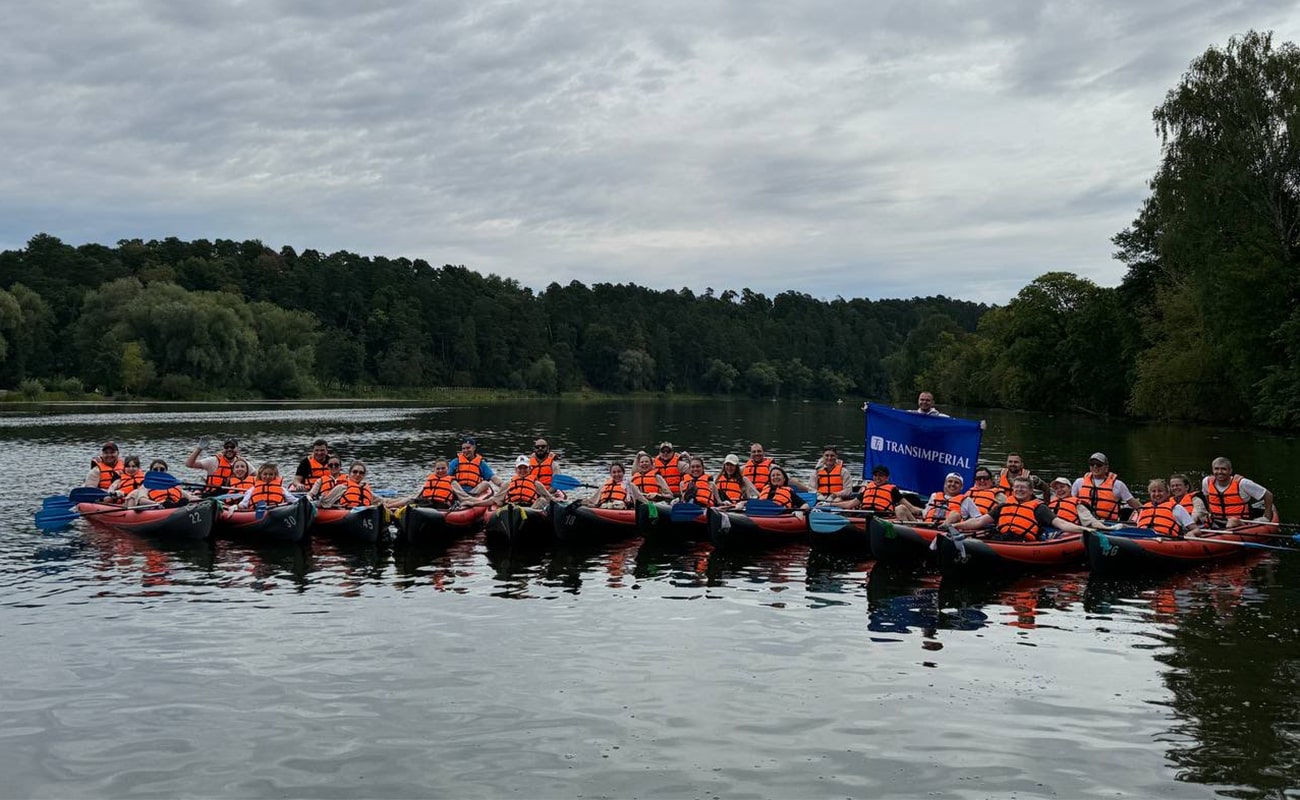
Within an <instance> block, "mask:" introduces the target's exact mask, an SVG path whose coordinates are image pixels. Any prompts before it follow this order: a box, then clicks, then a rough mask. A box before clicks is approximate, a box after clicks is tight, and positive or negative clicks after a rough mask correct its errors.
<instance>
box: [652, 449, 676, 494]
mask: <svg viewBox="0 0 1300 800" xmlns="http://www.w3.org/2000/svg"><path fill="white" fill-rule="evenodd" d="M655 469H656V470H657V471H658V472H659V474H660V475H662V476H664V483H667V484H668V491H670V492H672V493H673V494H677V493H678V492H679V491H681V489H682V465H681V456H679V455H677V454H676V453H673V455H672V458H670V459H668V460H667V461H665V460H664V457H663V456H655Z"/></svg>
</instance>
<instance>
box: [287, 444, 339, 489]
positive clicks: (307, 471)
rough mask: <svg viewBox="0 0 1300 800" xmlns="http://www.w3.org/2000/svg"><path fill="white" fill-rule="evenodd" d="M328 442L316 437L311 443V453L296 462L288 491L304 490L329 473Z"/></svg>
mask: <svg viewBox="0 0 1300 800" xmlns="http://www.w3.org/2000/svg"><path fill="white" fill-rule="evenodd" d="M329 461H330V443H329V442H327V441H325V440H324V439H317V440H316V441H314V442H312V443H311V453H310V454H309V455H308V456H307V457H306V458H304V459H303V460H302V461H299V462H298V469H297V470H295V471H294V475H293V480H292V481H290V482H289V491H291V492H299V493H301V492H305V491H307V490H308V489H310V488H311V487H313V486H315V485H316V481H318V480H320V479H321V478H323V477H325V476H326V475H328V474H329V471H330V468H329Z"/></svg>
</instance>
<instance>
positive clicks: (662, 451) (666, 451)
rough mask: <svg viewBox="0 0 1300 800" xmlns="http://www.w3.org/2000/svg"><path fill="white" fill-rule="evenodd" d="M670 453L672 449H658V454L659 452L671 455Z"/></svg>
mask: <svg viewBox="0 0 1300 800" xmlns="http://www.w3.org/2000/svg"><path fill="white" fill-rule="evenodd" d="M672 451H673V449H672V448H671V447H661V448H659V452H661V453H671V452H672Z"/></svg>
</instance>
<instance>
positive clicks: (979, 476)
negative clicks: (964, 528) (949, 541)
mask: <svg viewBox="0 0 1300 800" xmlns="http://www.w3.org/2000/svg"><path fill="white" fill-rule="evenodd" d="M974 481H975V488H973V489H971V490H970V491H969V492H967V493H966V498H965V499H964V500H962V501H961V505H960V506H959V507H958V508H957V510H955V511H950V512H949V513H948V518H947V519H946V520H944V522H945V523H946V524H948V525H952V524H953V523H956V522H961V521H962V520H966V519H974V518H976V517H980V516H983V515H985V514H988V513H989V512H991V511H992V510H993V507H994V506H997V505H1000V504H1002V503H1005V502H1006V501H1007V495H1006V493H1005V492H1003V491H1002V490H1001V489H999V488H998V487H997V486H996V485H995V484H994V483H993V471H992V470H990V469H989V468H988V467H976V469H975V478H974Z"/></svg>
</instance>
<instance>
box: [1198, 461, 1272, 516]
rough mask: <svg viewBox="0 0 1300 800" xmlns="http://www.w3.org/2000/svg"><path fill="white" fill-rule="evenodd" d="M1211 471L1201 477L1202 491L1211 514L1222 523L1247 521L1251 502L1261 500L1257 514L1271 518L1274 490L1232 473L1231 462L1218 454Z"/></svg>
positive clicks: (1211, 465) (1211, 464)
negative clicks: (1259, 511)
mask: <svg viewBox="0 0 1300 800" xmlns="http://www.w3.org/2000/svg"><path fill="white" fill-rule="evenodd" d="M1210 472H1211V474H1210V475H1206V476H1205V479H1204V480H1202V481H1201V494H1202V495H1204V496H1205V505H1206V507H1207V509H1208V510H1209V512H1210V518H1211V519H1212V520H1214V521H1215V522H1222V524H1223V525H1224V527H1227V528H1235V527H1237V526H1239V525H1245V524H1246V523H1248V522H1249V521H1250V520H1251V518H1252V515H1251V513H1250V507H1251V504H1252V503H1256V502H1258V503H1261V504H1262V505H1263V509H1264V513H1263V514H1262V515H1260V516H1259V517H1258V519H1262V520H1265V521H1271V520H1272V519H1273V493H1272V492H1270V491H1269V490H1268V489H1265V488H1264V487H1263V486H1260V485H1259V484H1258V483H1255V482H1254V481H1252V480H1251V479H1250V478H1243V477H1242V476H1240V475H1234V474H1233V473H1232V462H1231V461H1229V460H1228V459H1226V458H1224V457H1223V456H1219V457H1218V458H1216V459H1214V461H1212V462H1211V463H1210Z"/></svg>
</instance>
